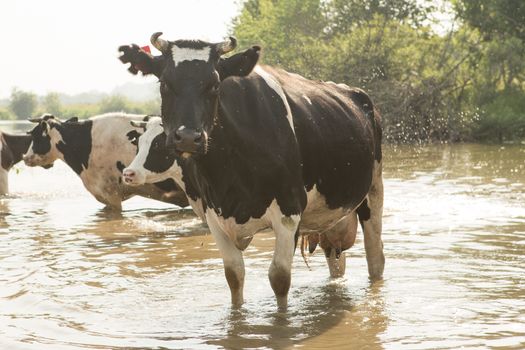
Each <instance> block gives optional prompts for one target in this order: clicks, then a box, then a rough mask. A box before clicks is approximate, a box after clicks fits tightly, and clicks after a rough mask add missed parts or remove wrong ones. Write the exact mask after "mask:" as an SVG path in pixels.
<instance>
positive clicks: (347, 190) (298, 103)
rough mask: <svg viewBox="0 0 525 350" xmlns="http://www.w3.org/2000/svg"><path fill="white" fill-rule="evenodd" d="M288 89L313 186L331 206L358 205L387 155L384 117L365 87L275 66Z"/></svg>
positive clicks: (304, 164) (307, 176)
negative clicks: (383, 138)
mask: <svg viewBox="0 0 525 350" xmlns="http://www.w3.org/2000/svg"><path fill="white" fill-rule="evenodd" d="M265 69H266V70H270V72H271V73H272V75H274V76H275V77H276V78H277V79H278V80H279V82H280V83H281V85H282V86H283V89H284V91H285V93H286V96H287V99H288V102H289V104H290V108H291V110H292V115H293V122H294V127H295V133H296V137H297V141H298V143H299V148H300V152H301V159H302V167H303V179H304V183H305V186H306V189H307V191H310V190H312V189H313V188H314V186H315V188H316V190H317V191H319V193H321V194H322V195H323V196H324V197H325V199H326V203H327V204H328V207H329V208H332V209H334V208H339V207H343V208H347V209H354V208H355V207H356V206H357V205H359V203H360V202H361V201H362V200H363V198H364V197H365V196H366V194H367V192H368V190H369V188H370V184H371V182H372V172H373V168H374V161H379V160H380V159H381V127H380V120H379V116H378V114H377V111H376V110H375V108H374V106H373V104H372V101H371V100H370V98H369V97H368V95H367V94H366V93H365V92H363V91H362V90H360V89H355V88H349V87H348V86H346V85H344V84H334V83H330V82H328V83H327V82H319V81H311V80H307V79H305V78H303V77H301V76H299V75H297V74H291V73H287V72H285V71H282V70H276V69H271V68H268V67H265Z"/></svg>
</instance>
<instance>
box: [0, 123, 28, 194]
mask: <svg viewBox="0 0 525 350" xmlns="http://www.w3.org/2000/svg"><path fill="white" fill-rule="evenodd" d="M30 143H31V135H27V134H21V135H20V134H10V133H7V132H3V131H0V165H1V166H0V195H2V194H7V193H8V191H9V179H8V173H9V170H10V169H11V168H12V167H13V165H15V164H16V163H18V162H19V161H21V160H22V156H23V154H24V153H25V152H26V151H27V148H28V147H29V144H30Z"/></svg>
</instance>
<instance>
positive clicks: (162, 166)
mask: <svg viewBox="0 0 525 350" xmlns="http://www.w3.org/2000/svg"><path fill="white" fill-rule="evenodd" d="M131 123H132V125H133V126H135V127H137V128H141V129H144V133H143V134H142V135H141V136H140V137H139V139H138V151H137V155H136V156H135V158H134V159H133V161H132V162H131V164H130V165H129V166H128V167H127V168H125V169H124V171H123V172H122V177H123V180H124V183H126V184H128V185H131V186H139V185H143V184H145V183H153V182H159V181H163V180H166V179H167V178H169V177H171V175H172V174H171V172H170V171H169V170H171V169H172V167H173V166H177V164H176V163H175V156H174V155H173V154H172V152H170V151H169V150H168V149H167V148H166V146H165V145H166V134H165V133H164V128H163V127H162V122H161V118H159V117H153V118H150V120H149V121H148V122H147V123H146V122H131Z"/></svg>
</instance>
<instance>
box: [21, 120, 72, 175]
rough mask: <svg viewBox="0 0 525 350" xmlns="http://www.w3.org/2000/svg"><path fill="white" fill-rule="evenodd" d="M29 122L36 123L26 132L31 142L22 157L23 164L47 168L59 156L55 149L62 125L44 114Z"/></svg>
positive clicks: (59, 140) (60, 138)
mask: <svg viewBox="0 0 525 350" xmlns="http://www.w3.org/2000/svg"><path fill="white" fill-rule="evenodd" d="M75 120H77V119H76V118H72V119H70V120H68V121H66V123H67V122H71V121H75ZM29 121H31V122H33V123H37V125H36V126H35V127H34V128H33V129H32V130H31V131H28V134H30V135H31V138H32V140H33V141H32V142H31V144H30V145H29V148H28V150H27V153H26V154H25V155H24V158H23V159H24V162H25V163H26V165H28V166H42V167H44V168H49V167H51V166H53V163H54V161H55V160H57V159H58V158H59V157H60V155H61V152H60V151H59V150H58V149H57V144H58V143H59V142H61V141H62V135H61V134H60V131H59V129H60V126H61V124H62V123H61V122H60V120H58V119H56V118H55V117H54V116H53V115H51V114H44V115H43V116H41V117H39V118H33V119H30V120H29Z"/></svg>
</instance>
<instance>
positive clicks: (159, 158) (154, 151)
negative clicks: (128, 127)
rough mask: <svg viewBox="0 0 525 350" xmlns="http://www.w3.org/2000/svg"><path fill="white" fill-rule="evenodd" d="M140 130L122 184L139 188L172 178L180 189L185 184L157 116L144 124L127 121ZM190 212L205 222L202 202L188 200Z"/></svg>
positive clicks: (184, 186) (183, 188)
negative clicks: (134, 152) (133, 153)
mask: <svg viewBox="0 0 525 350" xmlns="http://www.w3.org/2000/svg"><path fill="white" fill-rule="evenodd" d="M131 124H132V125H133V126H135V127H137V128H140V129H142V132H141V135H140V137H139V139H138V151H137V155H136V156H135V158H134V159H133V161H132V162H131V164H130V165H128V167H127V168H125V169H124V171H123V172H122V178H123V179H124V182H125V183H126V184H127V185H129V186H141V185H144V184H147V183H155V182H159V181H165V180H168V179H172V180H173V181H175V183H177V185H178V186H179V187H180V188H181V189H182V190H183V191H185V190H186V185H185V184H184V181H183V180H182V169H181V167H180V165H179V163H178V162H177V158H176V156H175V155H174V154H173V153H172V152H171V151H169V150H168V149H167V148H166V147H165V146H164V145H165V143H166V134H165V133H164V128H163V127H162V119H161V118H160V117H151V118H149V120H147V121H140V122H131ZM188 202H189V204H190V205H191V207H192V208H193V211H194V212H195V214H197V216H199V217H200V218H201V219H202V220H203V221H206V217H205V215H204V211H203V208H202V203H201V202H200V201H194V200H192V198H188Z"/></svg>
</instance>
